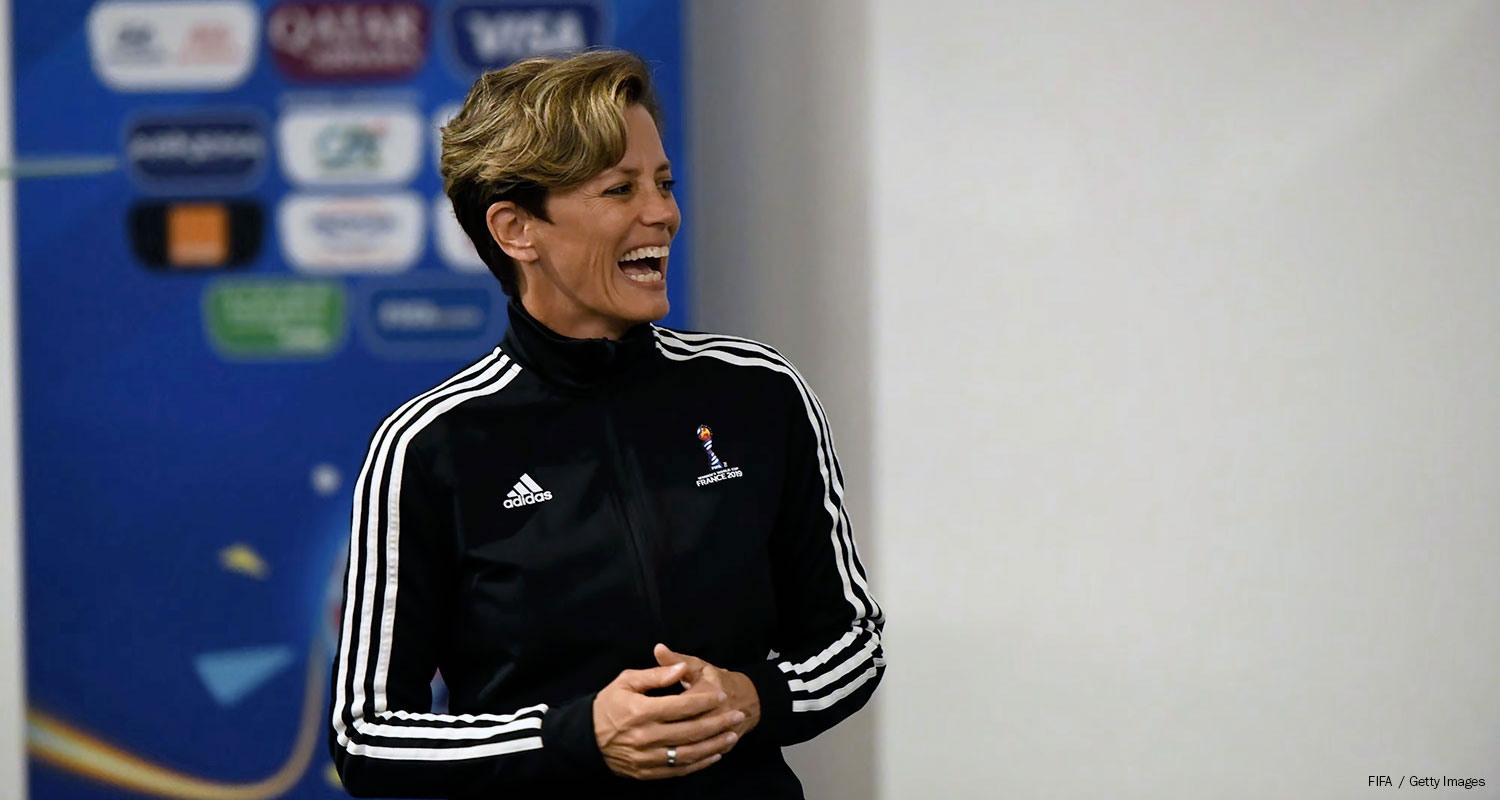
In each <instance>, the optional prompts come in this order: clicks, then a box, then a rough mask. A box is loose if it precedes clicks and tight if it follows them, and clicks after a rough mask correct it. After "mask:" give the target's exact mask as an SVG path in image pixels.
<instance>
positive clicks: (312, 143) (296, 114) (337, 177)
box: [276, 105, 426, 186]
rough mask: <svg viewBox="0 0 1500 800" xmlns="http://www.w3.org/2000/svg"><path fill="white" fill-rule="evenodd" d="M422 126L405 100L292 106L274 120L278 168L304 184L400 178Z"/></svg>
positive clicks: (406, 174) (409, 171)
mask: <svg viewBox="0 0 1500 800" xmlns="http://www.w3.org/2000/svg"><path fill="white" fill-rule="evenodd" d="M425 132H426V129H425V125H424V122H423V119H422V115H421V114H420V113H418V111H417V110H416V109H415V108H412V107H407V106H395V105H381V106H311V105H310V106H293V107H292V108H290V109H288V110H287V111H286V113H284V114H282V116H281V121H280V122H279V123H278V124H277V126H276V145H277V152H278V153H279V154H280V157H281V169H282V171H283V172H285V173H286V174H287V177H288V178H290V179H291V180H292V182H293V183H297V184H301V185H303V186H333V185H356V186H364V185H371V184H378V183H387V184H404V183H406V182H408V181H410V180H411V179H412V178H414V177H416V175H417V170H418V168H419V167H420V166H421V159H422V140H423V134H424V133H425Z"/></svg>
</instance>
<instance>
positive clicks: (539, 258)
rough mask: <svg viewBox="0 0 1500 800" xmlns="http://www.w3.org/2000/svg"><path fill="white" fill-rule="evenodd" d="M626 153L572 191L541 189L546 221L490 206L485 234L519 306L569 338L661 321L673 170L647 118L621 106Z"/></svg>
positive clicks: (677, 218)
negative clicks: (506, 258) (503, 263)
mask: <svg viewBox="0 0 1500 800" xmlns="http://www.w3.org/2000/svg"><path fill="white" fill-rule="evenodd" d="M625 122H626V131H627V139H626V147H625V155H624V157H623V158H621V159H620V162H619V163H618V164H615V165H614V166H613V167H610V168H609V169H606V170H604V171H603V172H601V173H599V174H597V175H595V176H594V177H592V178H590V179H588V180H587V181H584V182H583V183H582V184H580V185H578V186H574V187H572V188H569V189H565V190H554V191H551V192H548V195H547V201H546V209H547V215H548V216H549V217H551V221H550V222H549V221H547V220H542V219H538V218H537V217H534V216H531V215H529V214H526V213H525V211H524V210H521V209H517V208H516V207H515V205H514V204H513V203H508V202H502V203H496V204H495V205H494V206H492V207H491V208H490V213H489V222H490V229H491V231H492V232H493V233H494V236H495V239H496V241H498V242H499V243H500V246H501V247H502V248H503V249H504V250H505V251H506V253H507V254H508V255H510V256H511V258H513V259H515V262H516V266H517V270H518V278H519V280H518V283H519V286H520V295H521V303H522V305H524V306H525V307H526V310H527V311H528V312H530V313H531V315H532V316H533V317H536V318H537V320H539V321H540V322H541V323H542V324H543V325H546V326H547V327H548V328H551V329H552V330H553V331H556V332H557V333H560V334H562V335H563V336H570V337H573V338H576V339H589V338H607V339H618V338H620V337H621V336H622V335H624V333H625V331H627V330H628V329H630V328H631V327H632V326H635V325H638V324H640V323H642V322H653V321H655V320H659V319H661V318H662V317H665V316H666V315H667V310H668V308H669V306H668V304H667V283H666V274H667V255H668V251H669V248H670V246H671V243H672V237H673V236H675V235H676V234H677V228H678V226H679V225H681V223H682V216H681V214H680V213H679V211H678V209H677V201H676V199H674V198H673V196H672V166H671V164H670V163H669V162H668V161H667V156H666V152H665V151H664V150H663V149H662V144H661V137H660V136H659V135H658V134H657V131H656V123H655V122H654V121H653V120H652V119H651V114H650V113H649V112H647V111H646V109H645V108H643V107H641V106H639V105H632V106H629V107H627V108H626V109H625Z"/></svg>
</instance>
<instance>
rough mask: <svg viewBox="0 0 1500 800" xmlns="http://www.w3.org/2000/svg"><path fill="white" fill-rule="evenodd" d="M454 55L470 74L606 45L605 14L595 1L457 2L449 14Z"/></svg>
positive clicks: (449, 31) (449, 28)
mask: <svg viewBox="0 0 1500 800" xmlns="http://www.w3.org/2000/svg"><path fill="white" fill-rule="evenodd" d="M447 28H448V33H449V36H450V37H451V39H452V43H453V51H454V56H455V57H456V58H457V60H458V62H459V65H460V67H462V69H463V70H464V71H466V72H470V73H473V72H483V71H485V70H490V69H495V68H497V67H503V66H505V65H507V64H510V63H512V62H515V61H519V60H521V59H523V58H527V57H530V56H537V55H546V54H549V53H569V52H575V51H578V50H583V49H584V48H587V47H590V46H593V45H598V44H603V43H604V14H603V13H602V12H601V11H600V9H599V7H598V6H596V5H594V4H593V3H577V2H575V3H537V2H532V3H506V2H493V1H491V2H482V1H479V2H475V1H474V0H470V1H469V2H459V3H457V4H455V5H454V6H453V7H452V8H451V9H450V10H449V14H448V23H447Z"/></svg>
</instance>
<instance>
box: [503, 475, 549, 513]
mask: <svg viewBox="0 0 1500 800" xmlns="http://www.w3.org/2000/svg"><path fill="white" fill-rule="evenodd" d="M551 499H552V493H551V492H548V491H543V489H542V487H540V486H538V485H537V483H536V481H534V480H532V479H531V476H530V475H525V474H522V475H521V479H520V480H518V481H516V485H515V486H513V487H511V490H510V494H507V495H506V496H505V507H506V508H520V507H521V506H533V505H536V504H537V503H545V502H547V501H548V500H551Z"/></svg>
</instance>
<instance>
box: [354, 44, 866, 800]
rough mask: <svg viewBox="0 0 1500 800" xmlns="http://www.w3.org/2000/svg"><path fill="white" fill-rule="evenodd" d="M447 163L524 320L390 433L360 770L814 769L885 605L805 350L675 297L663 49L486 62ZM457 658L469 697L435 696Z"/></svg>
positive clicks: (407, 410) (726, 787)
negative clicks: (438, 677) (682, 324)
mask: <svg viewBox="0 0 1500 800" xmlns="http://www.w3.org/2000/svg"><path fill="white" fill-rule="evenodd" d="M442 172H443V178H444V182H445V185H446V189H447V192H448V196H449V197H450V198H451V199H452V201H453V207H454V212H455V214H456V215H457V217H458V220H459V222H460V223H461V224H462V225H463V227H464V230H465V231H467V232H468V234H469V236H470V238H471V239H473V241H474V244H475V246H476V247H477V248H478V250H479V253H480V255H481V256H482V257H483V258H484V260H485V262H486V263H487V264H488V265H489V267H490V269H491V271H493V272H494V273H495V276H496V277H497V278H498V279H499V280H500V283H501V286H502V287H503V288H504V290H505V292H506V293H507V294H508V295H509V296H510V297H511V298H512V299H511V303H510V307H509V314H510V329H509V331H508V332H507V333H506V335H505V338H504V340H503V341H502V343H501V344H500V346H499V347H497V348H496V349H495V350H494V351H493V352H491V353H490V354H489V355H488V356H486V357H485V358H482V359H480V360H479V361H477V362H475V363H474V364H473V365H471V366H469V367H468V368H467V369H464V370H463V371H461V372H459V373H458V374H457V375H455V376H453V377H452V378H451V379H449V380H448V381H446V382H445V383H443V384H441V385H439V386H438V387H436V388H434V389H432V390H430V391H428V392H426V393H424V394H422V395H419V396H418V397H416V398H414V399H412V400H411V401H409V402H408V403H406V404H405V405H403V406H402V407H401V408H399V409H397V411H396V412H395V413H393V414H392V415H391V416H390V417H388V418H387V419H386V420H385V422H384V423H382V424H381V426H380V427H379V428H378V429H377V430H376V432H375V435H374V438H373V439H372V441H371V444H370V452H369V456H368V457H367V458H366V461H365V465H364V468H363V470H362V471H361V473H360V478H359V481H358V483H357V485H356V489H355V504H354V520H353V526H352V534H351V537H350V554H349V574H348V580H347V584H346V589H345V592H346V594H345V600H344V618H343V629H342V632H341V635H340V647H339V652H338V657H337V660H336V662H335V664H334V672H333V712H332V721H331V731H330V739H331V741H330V746H331V749H332V752H333V758H334V761H335V763H336V764H337V765H338V768H339V774H340V775H341V776H342V778H343V780H344V784H345V786H346V788H347V789H348V790H349V791H350V792H351V793H352V794H355V795H361V796H371V795H374V796H389V797H454V796H463V797H468V796H473V797H480V796H483V797H487V798H496V797H508V796H538V797H571V796H597V797H633V796H642V797H646V796H649V797H694V798H710V797H711V798H731V797H747V798H749V797H754V798H798V797H802V790H801V784H800V783H799V782H798V781H797V778H796V776H795V775H794V774H792V772H791V770H790V769H789V768H788V767H787V765H786V763H785V761H783V760H782V758H781V753H780V747H782V746H784V745H789V744H794V743H797V742H801V741H805V740H807V739H810V738H812V737H813V736H816V735H817V734H818V733H820V732H822V731H824V730H826V729H827V728H829V727H830V726H832V725H834V724H835V723H837V722H839V721H840V720H842V719H844V718H845V717H847V716H849V715H850V714H852V713H853V712H854V711H856V710H858V709H859V708H860V707H861V706H863V705H864V703H865V702H866V701H867V700H868V699H869V697H870V695H871V694H872V693H873V692H874V690H875V686H876V685H877V684H878V683H879V681H880V677H881V674H882V672H883V670H884V665H885V661H884V656H883V654H882V651H881V646H880V633H881V628H882V624H883V621H884V615H883V613H882V611H881V609H880V606H879V605H878V604H877V603H876V602H875V600H874V599H873V597H872V596H871V595H870V592H869V589H868V586H867V584H866V579H865V575H864V570H863V567H862V566H861V564H860V562H859V558H858V556H857V554H856V552H855V549H854V542H853V539H852V538H851V534H850V531H849V523H848V518H847V516H846V515H845V513H844V507H843V487H842V475H841V474H840V472H839V466H838V461H837V459H836V458H835V456H834V452H833V441H832V437H831V434H830V432H829V430H828V426H827V421H826V420H825V419H824V417H823V410H822V407H821V406H820V405H819V404H818V401H817V399H816V398H815V397H814V396H813V395H812V393H811V392H810V391H809V390H808V388H807V386H806V384H805V383H804V382H803V381H802V378H801V376H800V375H798V374H797V372H796V371H795V370H794V369H793V368H792V367H791V365H790V364H788V363H787V361H786V360H785V359H783V358H782V357H781V355H780V354H778V353H777V352H776V351H774V350H772V349H771V348H769V347H766V346H764V345H761V344H757V343H755V342H751V341H748V340H745V339H737V338H733V337H728V336H717V335H703V334H695V333H684V332H678V331H672V330H668V329H665V328H661V327H657V326H655V325H652V324H651V323H653V322H654V321H656V320H659V319H661V318H662V317H663V316H665V315H666V313H667V295H666V290H665V286H666V284H665V279H666V275H667V272H668V263H669V261H668V260H669V257H670V252H671V245H672V237H673V235H674V234H676V232H677V229H678V226H679V224H680V222H681V218H680V215H679V212H678V208H677V204H676V202H675V201H674V200H673V197H672V177H671V174H672V170H671V165H670V164H669V163H668V161H667V158H666V155H665V153H664V151H663V149H662V144H661V139H660V136H659V132H658V111H657V107H656V103H655V100H654V98H653V96H652V91H651V85H650V79H649V75H648V73H647V71H646V68H645V66H644V64H643V63H642V62H641V61H640V59H638V58H636V57H635V56H633V55H630V54H628V53H623V52H617V51H596V52H589V53H585V54H582V55H577V56H574V57H571V58H566V59H534V60H530V61H525V62H521V63H518V64H515V65H513V66H511V67H508V68H506V69H503V70H499V71H496V72H491V73H489V74H487V75H485V76H483V77H481V78H480V79H479V81H478V82H477V83H476V84H475V85H474V87H473V89H472V90H471V91H470V92H469V95H468V98H467V99H466V100H465V102H464V106H463V110H462V111H461V112H460V113H459V114H458V116H457V117H456V118H454V120H453V121H452V122H451V123H449V125H448V126H447V127H446V128H445V129H444V131H443V155H442ZM437 668H441V671H442V675H443V679H444V681H445V682H446V683H447V685H448V689H449V707H450V710H451V712H452V713H451V714H432V713H428V712H429V711H430V706H431V696H430V692H429V688H428V687H429V681H430V680H431V678H432V675H433V671H434V669H437ZM679 687H680V689H679ZM661 779H666V780H661ZM646 781H651V782H650V783H647V782H646Z"/></svg>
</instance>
